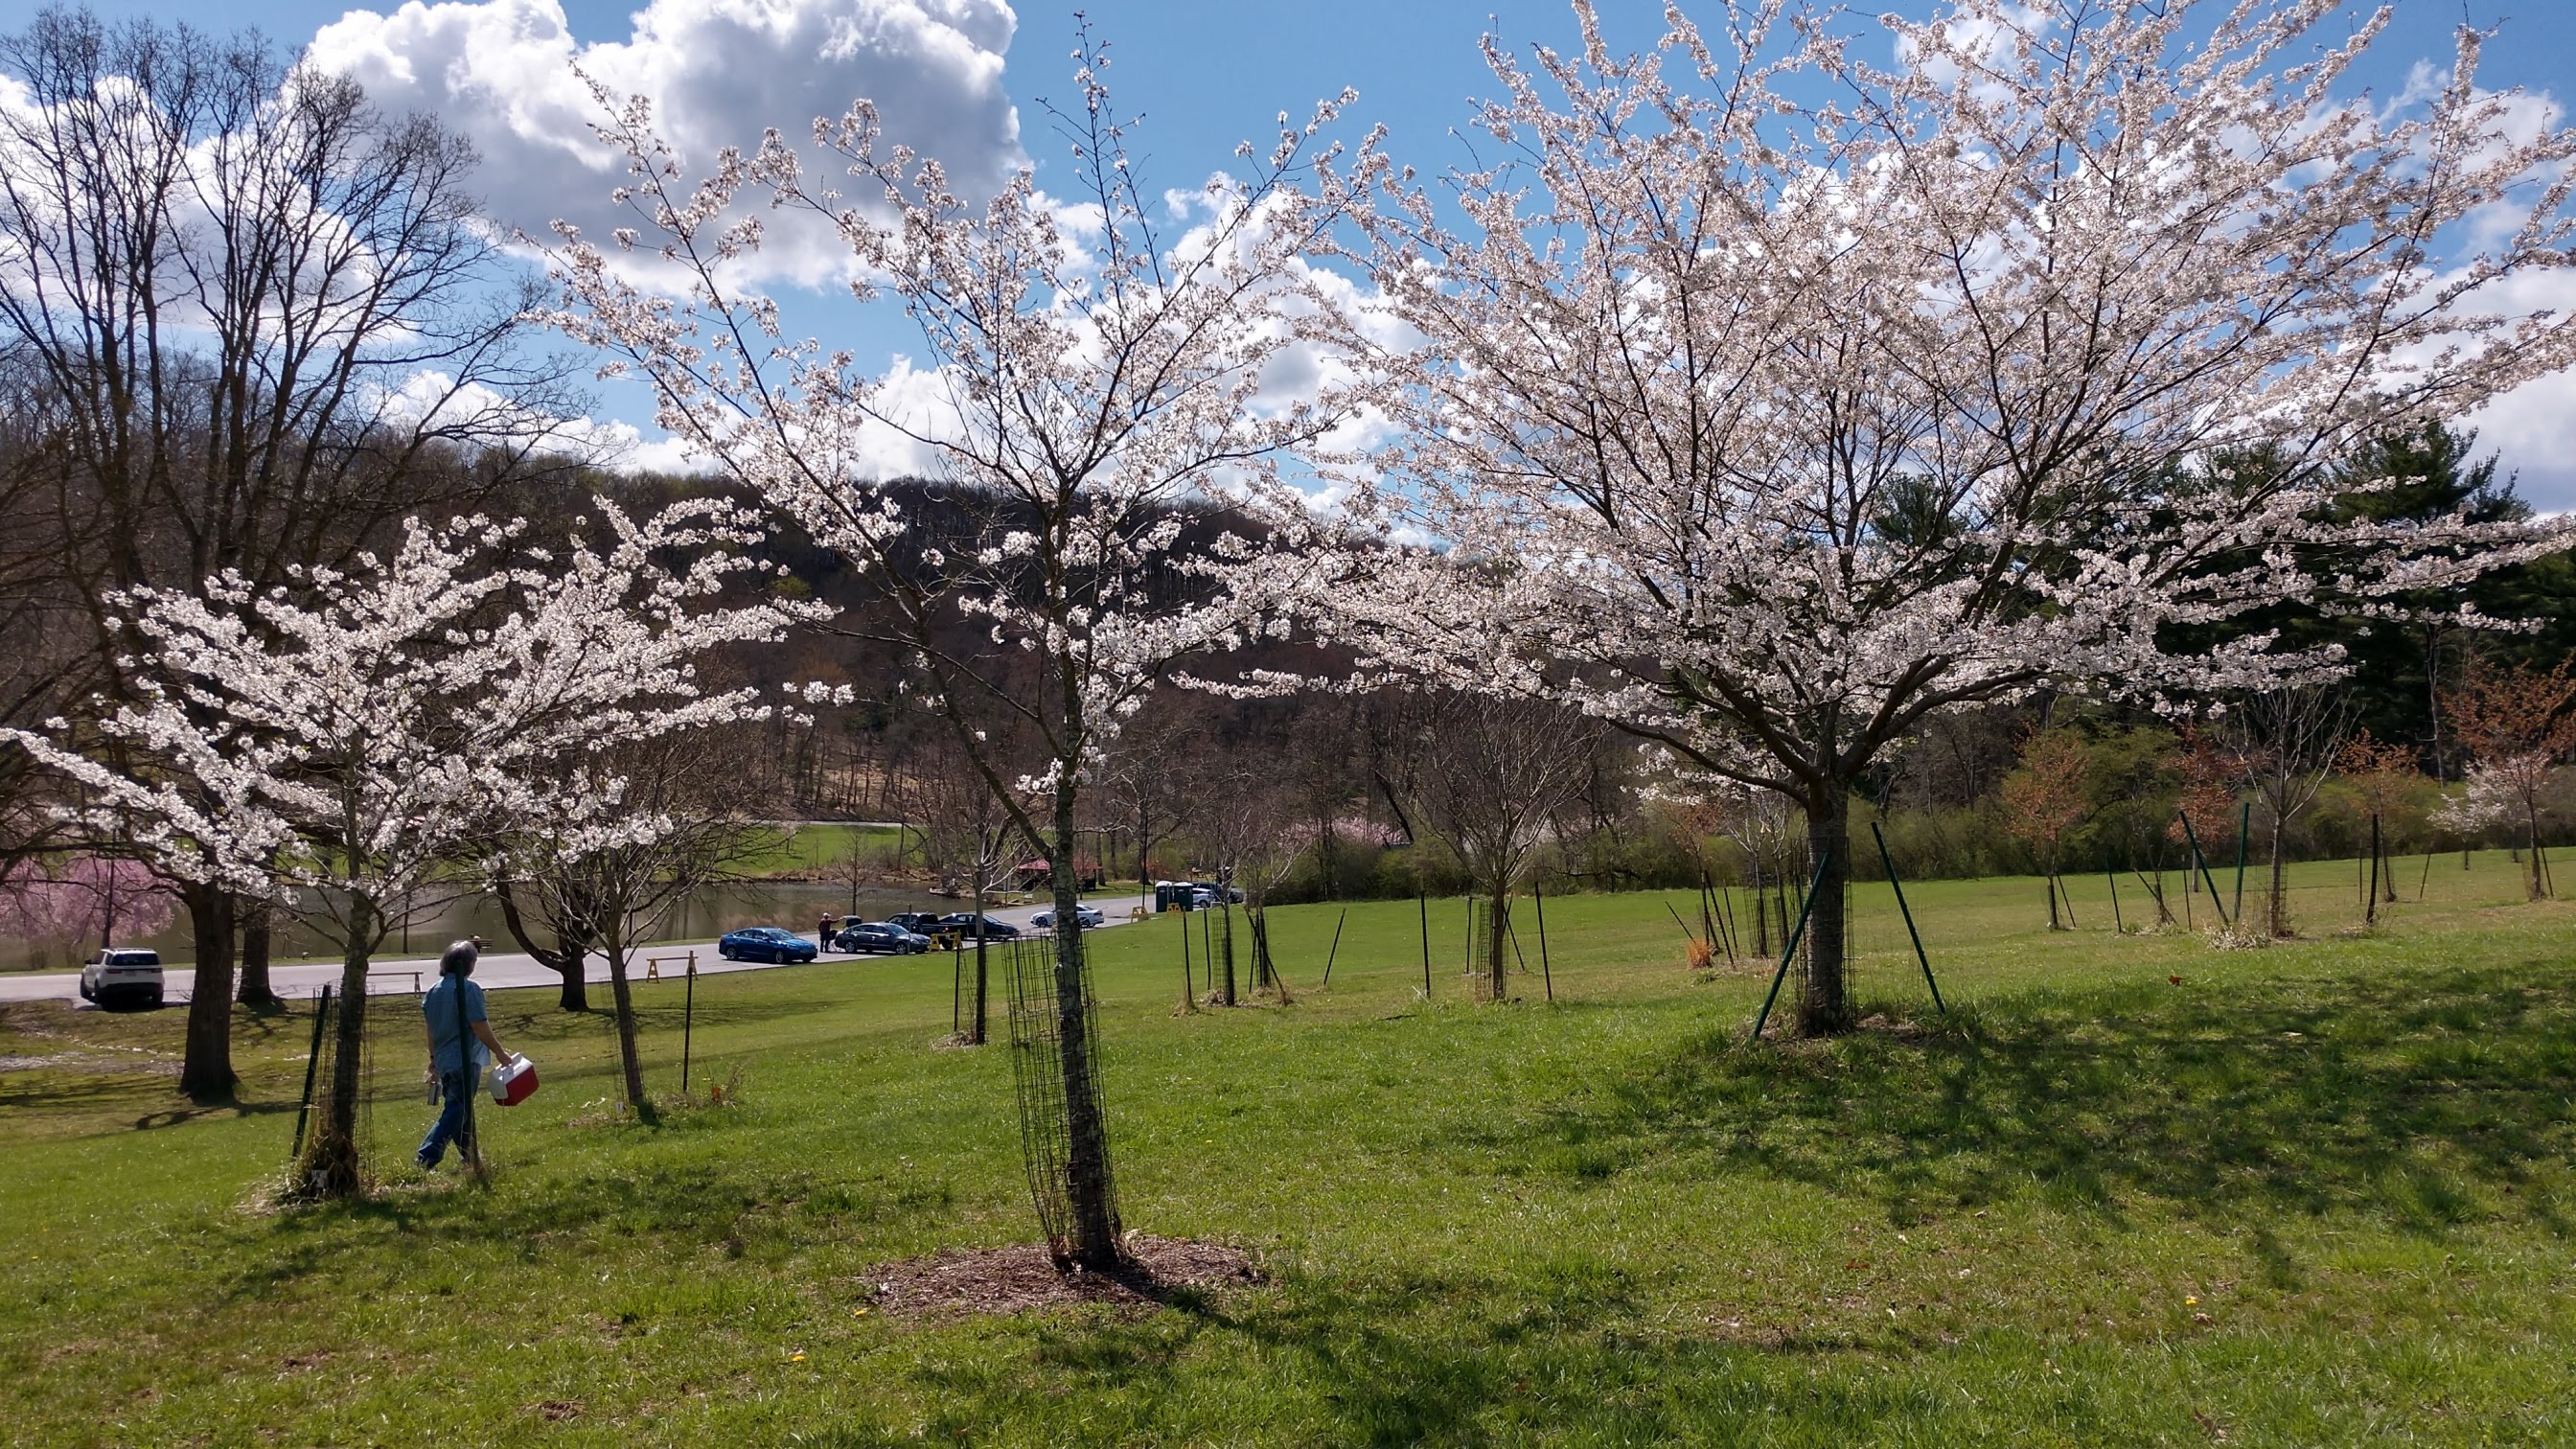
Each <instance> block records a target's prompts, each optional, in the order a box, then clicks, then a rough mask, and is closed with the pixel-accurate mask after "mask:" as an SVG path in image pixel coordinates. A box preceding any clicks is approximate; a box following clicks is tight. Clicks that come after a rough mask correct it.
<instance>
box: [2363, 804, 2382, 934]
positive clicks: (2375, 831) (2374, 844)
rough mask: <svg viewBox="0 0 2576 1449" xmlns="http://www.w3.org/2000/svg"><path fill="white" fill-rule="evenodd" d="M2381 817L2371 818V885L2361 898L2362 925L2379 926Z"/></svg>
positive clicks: (2374, 815)
mask: <svg viewBox="0 0 2576 1449" xmlns="http://www.w3.org/2000/svg"><path fill="white" fill-rule="evenodd" d="M2379 863H2380V853H2379V817H2378V816H2377V815H2376V814H2373V815H2372V816H2371V817H2370V885H2369V887H2368V889H2367V890H2366V891H2365V893H2364V894H2363V896H2362V898H2361V902H2362V907H2361V923H2362V924H2363V925H2365V926H2375V925H2378V924H2379Z"/></svg>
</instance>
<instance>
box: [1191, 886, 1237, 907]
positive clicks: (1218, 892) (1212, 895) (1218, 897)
mask: <svg viewBox="0 0 2576 1449" xmlns="http://www.w3.org/2000/svg"><path fill="white" fill-rule="evenodd" d="M1194 884H1196V885H1197V886H1198V888H1199V893H1200V894H1201V895H1204V896H1206V897H1207V898H1208V903H1209V904H1211V905H1213V904H1215V903H1216V902H1218V901H1232V902H1234V903H1235V904H1236V905H1238V906H1239V905H1242V904H1243V892H1242V891H1240V890H1237V889H1235V888H1234V887H1233V886H1229V885H1219V884H1217V883H1216V882H1215V881H1212V880H1203V881H1197V882H1194Z"/></svg>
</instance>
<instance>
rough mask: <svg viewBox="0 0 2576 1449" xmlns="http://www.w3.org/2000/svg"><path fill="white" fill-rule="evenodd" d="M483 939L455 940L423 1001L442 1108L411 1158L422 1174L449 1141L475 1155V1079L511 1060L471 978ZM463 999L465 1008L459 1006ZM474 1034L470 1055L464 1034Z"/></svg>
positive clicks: (440, 960)
mask: <svg viewBox="0 0 2576 1449" xmlns="http://www.w3.org/2000/svg"><path fill="white" fill-rule="evenodd" d="M479 944H480V942H479V941H473V940H469V941H456V942H451V943H450V944H449V945H448V948H447V951H446V953H445V954H444V955H442V956H440V957H439V958H438V984H437V985H435V986H432V987H430V988H429V990H428V991H427V992H425V993H423V994H422V996H421V998H420V1012H421V1017H422V1020H423V1021H424V1022H425V1024H426V1025H427V1026H428V1028H429V1072H430V1075H431V1076H433V1077H435V1078H436V1079H437V1081H438V1090H439V1095H440V1099H441V1101H442V1102H443V1103H444V1107H443V1109H442V1110H441V1111H440V1112H439V1114H438V1121H437V1123H436V1124H435V1125H433V1126H432V1127H431V1128H430V1129H429V1135H428V1136H426V1137H424V1138H422V1139H421V1140H420V1151H418V1152H416V1153H414V1154H412V1160H413V1161H414V1162H417V1163H419V1164H420V1169H421V1171H423V1172H429V1171H432V1170H434V1169H436V1168H437V1166H438V1163H439V1159H441V1158H443V1157H445V1156H446V1155H447V1146H448V1144H449V1143H451V1142H454V1143H458V1144H459V1145H460V1146H461V1147H462V1148H463V1149H464V1150H465V1153H466V1155H467V1158H468V1160H471V1158H472V1156H473V1144H472V1143H471V1142H468V1141H466V1140H465V1139H466V1137H467V1135H468V1133H469V1132H470V1130H471V1128H470V1126H469V1122H470V1120H471V1119H470V1117H469V1115H468V1114H469V1113H471V1112H472V1110H473V1092H474V1083H475V1081H476V1079H478V1078H479V1077H481V1076H482V1074H483V1071H484V1069H485V1068H486V1067H488V1066H489V1065H491V1063H492V1061H493V1059H494V1058H499V1057H507V1056H509V1053H508V1052H506V1051H503V1050H502V1049H501V1041H500V1038H498V1037H495V1036H494V1035H492V1025H491V1023H490V1022H488V1021H486V1020H484V1016H483V988H482V987H480V986H477V985H475V984H474V983H473V982H472V981H469V980H467V979H466V978H467V977H470V976H472V975H473V974H474V962H475V960H476V959H477V958H478V957H480V956H481V955H482V952H481V951H480V950H478V949H477V947H478V945H479ZM460 999H461V1004H460ZM468 1030H470V1031H471V1032H472V1033H473V1036H474V1041H473V1042H472V1043H471V1051H470V1054H469V1050H468V1045H469V1044H468V1043H467V1042H466V1040H465V1034H466V1032H467V1031H468Z"/></svg>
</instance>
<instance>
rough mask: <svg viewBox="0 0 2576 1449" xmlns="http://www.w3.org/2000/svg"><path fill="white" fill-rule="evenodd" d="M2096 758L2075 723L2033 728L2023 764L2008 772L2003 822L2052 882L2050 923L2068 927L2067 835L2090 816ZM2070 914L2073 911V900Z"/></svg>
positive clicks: (2024, 748)
mask: <svg viewBox="0 0 2576 1449" xmlns="http://www.w3.org/2000/svg"><path fill="white" fill-rule="evenodd" d="M2092 763H2093V756H2092V750H2091V749H2090V748H2089V747H2088V746H2087V744H2086V743H2085V739H2084V736H2083V735H2082V734H2081V733H2079V732H2077V731H2075V730H2072V729H2064V728H2060V729H2047V730H2036V731H2033V732H2032V734H2031V736H2030V738H2029V739H2028V740H2027V741H2026V742H2024V744H2023V745H2022V750H2021V766H2020V768H2018V769H2016V770H2014V771H2013V772H2012V773H2011V774H2009V775H2007V776H2005V777H2004V783H2003V790H2002V795H2001V802H2002V805H2003V810H2004V825H2005V827H2006V828H2007V829H2009V830H2011V831H2012V833H2013V834H2014V835H2016V836H2018V837H2019V838H2020V839H2021V841H2022V843H2024V844H2025V845H2028V846H2029V847H2030V849H2031V854H2032V855H2033V856H2034V857H2036V858H2037V859H2038V861H2039V873H2040V875H2041V877H2042V878H2044V879H2045V880H2046V881H2047V883H2048V929H2050V930H2052V931H2057V930H2063V929H2065V928H2066V927H2065V926H2064V925H2061V924H2060V923H2059V921H2058V912H2057V903H2058V899H2059V897H2060V896H2061V895H2062V894H2063V893H2064V890H2065V884H2064V880H2063V872H2064V868H2065V860H2066V837H2067V835H2068V833H2069V832H2071V831H2073V830H2074V829H2075V828H2076V827H2078V826H2080V825H2082V824H2083V823H2084V822H2085V820H2086V819H2087V818H2088V817H2090V816H2091V814H2092V813H2093V812H2092V805H2091V801H2090V799H2089V796H2088V791H2087V788H2086V775H2087V774H2088V773H2089V771H2090V770H2091V767H2092ZM2067 914H2068V915H2069V916H2072V915H2073V914H2074V905H2073V903H2072V902H2069V903H2068V905H2067Z"/></svg>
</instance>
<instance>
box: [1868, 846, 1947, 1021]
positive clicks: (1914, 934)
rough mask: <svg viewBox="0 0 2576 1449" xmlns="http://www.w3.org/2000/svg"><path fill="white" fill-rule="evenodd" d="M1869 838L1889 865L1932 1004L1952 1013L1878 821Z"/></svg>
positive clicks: (1898, 907) (1890, 879) (1898, 906)
mask: <svg viewBox="0 0 2576 1449" xmlns="http://www.w3.org/2000/svg"><path fill="white" fill-rule="evenodd" d="M1869 838H1870V839H1872V840H1875V841H1877V842H1878V863H1879V864H1880V865H1883V866H1885V867H1887V883H1888V884H1889V885H1890V886H1892V887H1894V888H1895V891H1896V911H1897V914H1899V915H1901V916H1903V917H1905V934H1906V935H1907V936H1908V937H1909V938H1911V939H1912V940H1913V942H1914V959H1915V961H1916V962H1917V963H1918V964H1919V965H1921V966H1922V968H1923V984H1924V985H1926V986H1929V987H1931V988H1932V1004H1933V1006H1935V1007H1937V1008H1939V1010H1940V1012H1941V1014H1942V1015H1943V1016H1948V1015H1949V1014H1950V1007H1949V1004H1948V1003H1946V1002H1944V1001H1943V1000H1942V999H1941V983H1940V982H1938V981H1935V980H1933V979H1932V958H1931V957H1930V956H1927V955H1925V954H1924V952H1923V933H1922V932H1920V931H1917V930H1915V929H1914V908H1913V907H1912V906H1909V905H1907V904H1906V903H1905V882H1903V881H1901V880H1899V879H1897V877H1896V858H1895V857H1894V856H1891V855H1889V854H1888V853H1887V836H1886V835H1884V834H1883V833H1881V832H1880V830H1879V828H1878V822H1877V821H1875V820H1873V821H1871V822H1869Z"/></svg>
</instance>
